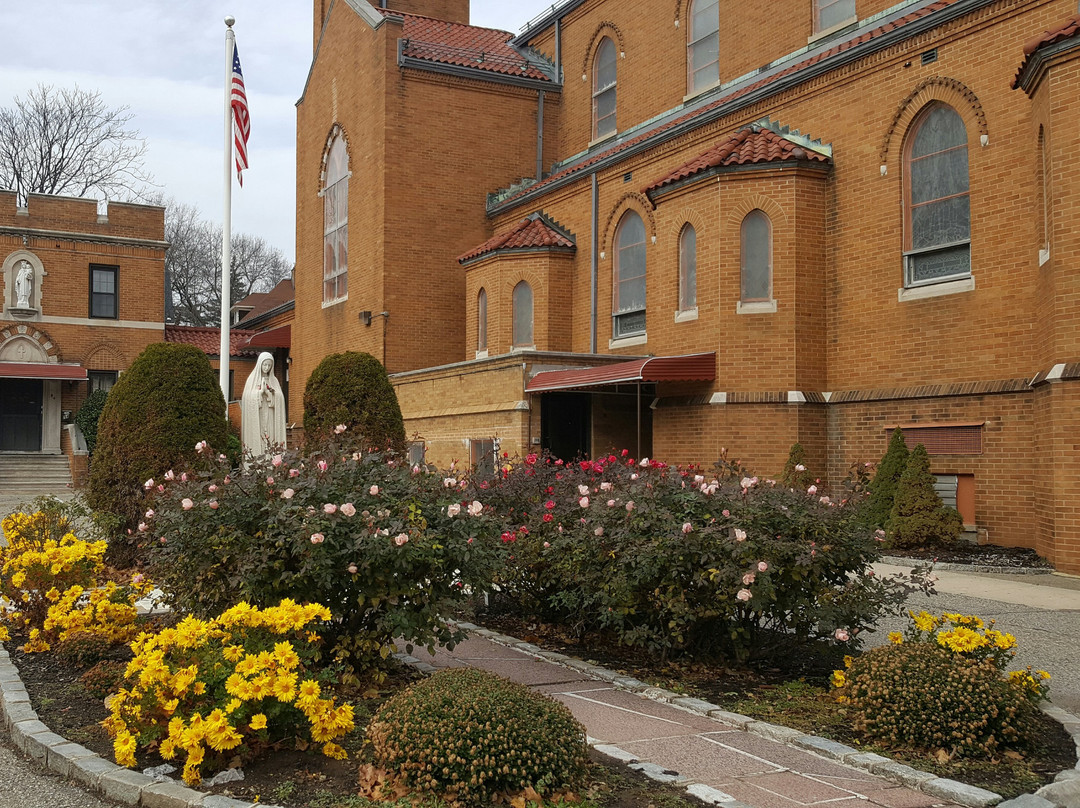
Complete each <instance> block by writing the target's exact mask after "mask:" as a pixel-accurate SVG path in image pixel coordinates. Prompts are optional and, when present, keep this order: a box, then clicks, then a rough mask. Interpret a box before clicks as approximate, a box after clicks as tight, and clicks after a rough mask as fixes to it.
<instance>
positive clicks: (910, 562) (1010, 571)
mask: <svg viewBox="0 0 1080 808" xmlns="http://www.w3.org/2000/svg"><path fill="white" fill-rule="evenodd" d="M880 563H882V564H889V565H891V566H893V567H915V566H919V565H921V564H928V563H930V562H928V561H926V560H925V559H921V558H901V557H900V556H882V557H881V561H880ZM934 570H935V571H940V572H971V573H980V574H984V575H1050V574H1051V573H1053V572H1055V571H1056V570H1054V568H1053V567H995V566H992V565H990V564H956V563H952V562H948V561H936V562H934Z"/></svg>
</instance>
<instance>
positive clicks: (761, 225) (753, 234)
mask: <svg viewBox="0 0 1080 808" xmlns="http://www.w3.org/2000/svg"><path fill="white" fill-rule="evenodd" d="M741 237H742V250H741V254H742V258H741V261H740V264H741V269H742V292H741V299H742V302H743V303H761V302H765V301H769V300H771V299H772V222H770V221H769V217H768V216H767V215H766V214H765V211H763V210H752V211H750V212H749V213H748V214H746V218H745V219H743V220H742V228H741Z"/></svg>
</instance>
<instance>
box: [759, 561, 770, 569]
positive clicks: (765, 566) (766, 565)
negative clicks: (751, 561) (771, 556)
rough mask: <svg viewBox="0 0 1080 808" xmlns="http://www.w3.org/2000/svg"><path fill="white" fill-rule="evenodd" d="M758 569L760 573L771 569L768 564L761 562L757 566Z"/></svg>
mask: <svg viewBox="0 0 1080 808" xmlns="http://www.w3.org/2000/svg"><path fill="white" fill-rule="evenodd" d="M757 568H758V572H765V571H766V570H768V569H769V565H768V564H766V563H765V562H764V561H759V562H758V564H757Z"/></svg>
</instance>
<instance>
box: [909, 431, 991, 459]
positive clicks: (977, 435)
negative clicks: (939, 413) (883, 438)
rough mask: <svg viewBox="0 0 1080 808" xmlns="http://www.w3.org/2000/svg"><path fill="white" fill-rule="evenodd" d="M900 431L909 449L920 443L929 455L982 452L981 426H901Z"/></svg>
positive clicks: (975, 453)
mask: <svg viewBox="0 0 1080 808" xmlns="http://www.w3.org/2000/svg"><path fill="white" fill-rule="evenodd" d="M895 428H896V427H895V426H891V427H889V431H892V430H893V429H895ZM900 429H901V431H902V432H903V433H904V443H906V444H907V446H908V448H909V449H914V448H915V447H916V446H917V445H918V444H920V443H921V444H922V445H923V446H925V447H926V453H927V454H930V455H981V454H982V451H983V449H982V424H959V425H951V424H941V425H933V426H930V425H925V426H923V425H919V426H904V425H901V426H900Z"/></svg>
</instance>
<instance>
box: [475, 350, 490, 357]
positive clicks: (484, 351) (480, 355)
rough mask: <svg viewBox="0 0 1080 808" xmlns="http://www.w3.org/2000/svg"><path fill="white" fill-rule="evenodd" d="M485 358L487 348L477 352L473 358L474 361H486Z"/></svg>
mask: <svg viewBox="0 0 1080 808" xmlns="http://www.w3.org/2000/svg"><path fill="white" fill-rule="evenodd" d="M487 357H488V352H487V348H485V349H484V350H482V351H477V352H476V356H475V357H474V358H475V359H487Z"/></svg>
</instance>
